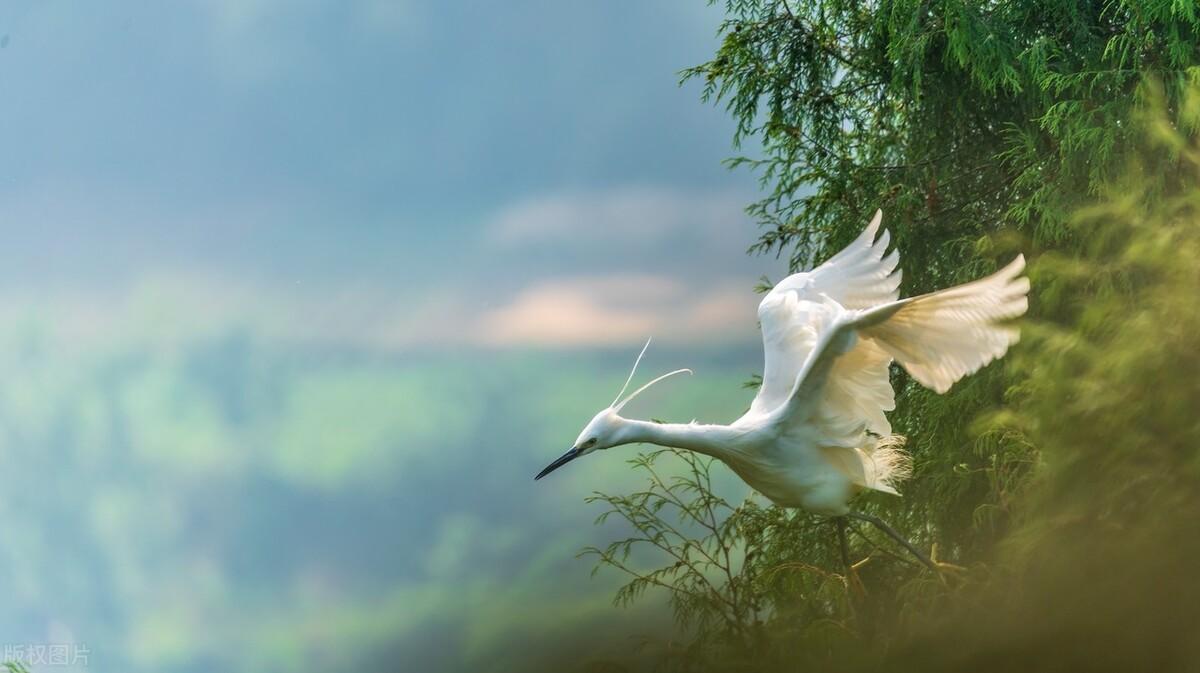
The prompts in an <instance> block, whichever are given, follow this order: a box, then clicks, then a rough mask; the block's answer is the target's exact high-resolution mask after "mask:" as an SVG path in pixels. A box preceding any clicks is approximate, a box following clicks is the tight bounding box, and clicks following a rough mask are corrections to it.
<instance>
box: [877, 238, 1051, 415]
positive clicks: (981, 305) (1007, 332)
mask: <svg viewBox="0 0 1200 673" xmlns="http://www.w3.org/2000/svg"><path fill="white" fill-rule="evenodd" d="M1024 268H1025V258H1024V256H1018V257H1017V258H1016V259H1015V260H1013V261H1012V263H1010V264H1009V265H1008V266H1006V267H1004V268H1003V269H1000V270H999V271H997V272H996V273H994V274H992V275H990V276H988V277H986V278H981V279H979V280H977V281H974V282H972V283H967V284H965V285H959V286H958V287H952V288H950V289H947V290H942V291H940V292H933V293H930V294H926V295H922V296H920V297H913V298H912V299H905V300H902V301H898V302H895V303H893V304H888V305H884V306H881V307H879V309H875V310H872V311H868V312H867V313H866V314H864V315H863V318H864V321H863V322H864V323H866V324H865V325H864V326H863V327H860V328H859V330H860V332H861V333H862V334H863V335H864V336H867V337H870V338H872V339H875V340H876V341H877V342H878V343H879V345H880V346H882V347H883V349H884V350H885V351H887V353H888V354H889V355H891V356H892V357H893V358H895V359H896V361H897V362H899V363H900V364H901V365H903V366H904V368H905V369H906V370H908V373H909V374H911V375H912V377H913V378H914V379H916V380H917V381H919V382H920V383H921V384H922V385H924V386H925V387H927V388H932V389H933V390H935V391H937V392H939V393H944V392H946V391H947V390H949V389H950V386H951V385H953V384H954V382H955V381H958V380H959V379H961V378H962V377H964V376H966V375H967V374H971V373H973V372H975V371H977V370H978V369H980V368H981V367H983V366H984V365H986V364H987V363H989V362H991V361H992V360H994V359H996V358H998V357H1000V356H1002V355H1004V353H1005V352H1006V351H1007V350H1008V347H1009V346H1011V345H1012V344H1014V343H1016V342H1017V340H1018V339H1019V338H1020V331H1019V330H1018V329H1017V328H1016V327H1013V326H1011V325H1007V324H1005V321H1007V320H1011V319H1013V318H1016V317H1018V316H1020V315H1022V314H1023V313H1025V310H1026V309H1027V308H1028V306H1029V301H1028V299H1027V297H1026V294H1028V292H1029V279H1028V278H1025V277H1022V276H1021V275H1020V274H1021V271H1022V270H1023V269H1024Z"/></svg>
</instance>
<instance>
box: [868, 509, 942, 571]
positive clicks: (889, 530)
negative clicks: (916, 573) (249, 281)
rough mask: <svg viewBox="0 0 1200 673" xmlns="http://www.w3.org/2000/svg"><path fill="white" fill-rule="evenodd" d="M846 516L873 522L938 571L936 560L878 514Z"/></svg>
mask: <svg viewBox="0 0 1200 673" xmlns="http://www.w3.org/2000/svg"><path fill="white" fill-rule="evenodd" d="M846 516H852V517H854V518H855V519H859V520H861V521H866V522H867V523H869V524H871V525H872V526H875V527H876V528H878V529H879V530H881V531H883V532H884V533H887V535H888V537H890V538H892V539H893V540H895V541H896V542H899V543H900V544H901V545H903V546H904V548H905V549H907V550H908V551H909V552H911V553H912V555H913V556H916V557H917V560H919V561H920V562H921V563H924V564H925V566H926V567H928V568H929V569H930V570H932V571H934V572H937V565H935V564H934V562H933V561H931V560H930V559H929V557H928V556H926V555H925V554H922V553H921V551H920V550H919V549H917V548H916V547H914V546H913V544H912V543H911V542H909V541H908V540H905V539H904V536H903V535H901V534H900V533H897V532H896V529H895V528H892V527H891V526H889V525H887V523H886V522H884V520H883V519H880V518H879V517H877V516H872V515H870V514H863V513H862V512H850V513H848V514H847V515H846Z"/></svg>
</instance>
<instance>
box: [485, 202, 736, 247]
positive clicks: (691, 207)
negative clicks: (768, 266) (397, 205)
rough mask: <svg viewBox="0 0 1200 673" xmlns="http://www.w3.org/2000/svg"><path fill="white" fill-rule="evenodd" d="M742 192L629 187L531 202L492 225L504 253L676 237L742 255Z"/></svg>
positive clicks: (515, 206)
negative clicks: (506, 249) (515, 249)
mask: <svg viewBox="0 0 1200 673" xmlns="http://www.w3.org/2000/svg"><path fill="white" fill-rule="evenodd" d="M749 200H750V198H749V197H748V196H747V195H746V194H742V193H737V192H715V193H709V192H693V191H682V190H673V189H669V188H663V187H646V186H626V187H620V188H614V189H609V190H603V191H594V192H579V191H576V192H564V193H557V194H549V195H542V196H537V197H532V198H529V199H525V200H522V201H518V202H516V203H513V204H511V205H509V206H507V207H504V208H502V209H501V210H500V211H499V212H497V213H496V214H495V215H494V216H493V217H492V218H491V219H490V220H489V222H488V223H487V225H486V231H487V235H488V238H489V239H490V240H491V241H492V242H493V243H495V244H497V245H499V246H501V247H515V246H529V245H533V246H540V245H555V246H561V245H564V244H567V245H580V244H587V245H589V246H592V245H595V244H597V243H600V244H602V245H607V246H643V247H644V246H647V245H656V244H660V243H663V242H665V241H670V240H671V239H674V238H676V237H687V238H689V239H692V240H702V241H704V242H706V243H708V244H709V245H711V246H714V247H715V246H722V247H724V245H725V244H734V245H733V247H732V248H731V249H730V248H725V249H726V250H728V251H729V252H732V253H734V254H736V253H740V252H741V250H739V249H738V248H737V244H740V243H743V242H746V241H747V239H748V238H750V236H751V234H752V231H753V230H752V227H750V225H749V222H750V221H749V218H748V217H747V216H746V214H745V213H744V212H743V208H744V207H745V205H746V203H747V202H749Z"/></svg>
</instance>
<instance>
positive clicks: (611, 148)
mask: <svg viewBox="0 0 1200 673" xmlns="http://www.w3.org/2000/svg"><path fill="white" fill-rule="evenodd" d="M719 20H720V10H719V8H714V7H709V6H707V5H706V3H704V2H703V1H702V0H655V1H654V2H638V1H634V0H623V1H614V2H552V1H548V0H546V1H540V2H538V1H524V0H522V1H514V2H505V3H445V2H442V3H439V2H417V1H414V0H364V1H362V2H315V1H304V2H295V1H285V0H212V1H209V2H182V3H159V2H119V3H80V2H65V1H56V0H39V1H33V0H14V1H13V2H10V3H6V4H5V5H4V6H3V8H0V34H2V35H4V36H6V41H5V46H4V48H3V49H0V134H2V135H0V139H2V141H3V147H4V153H3V155H2V156H3V158H2V159H0V227H3V231H4V232H5V242H4V245H3V246H0V278H3V279H6V281H7V283H6V284H7V285H9V287H10V289H13V288H22V287H24V286H28V285H32V286H35V288H36V289H37V292H38V293H39V294H45V293H47V292H50V291H52V290H55V289H57V290H62V291H63V292H62V293H63V294H73V295H78V294H79V293H78V292H71V290H77V289H78V288H79V286H80V285H81V284H82V283H81V280H82V279H87V284H89V285H90V287H89V288H88V289H89V290H91V291H95V292H102V291H108V292H112V293H113V295H112V296H111V297H109V299H108V301H110V302H119V301H120V300H121V298H122V297H125V296H127V295H128V294H129V293H130V292H131V288H137V287H140V286H143V285H146V284H152V285H153V287H156V288H158V289H157V290H156V292H164V290H162V288H164V287H171V288H175V290H174V291H176V292H179V293H181V296H182V297H183V298H181V299H180V301H189V302H192V301H208V302H210V303H216V304H220V305H221V306H222V307H224V308H226V309H228V310H231V311H239V310H240V311H254V310H257V309H255V308H254V307H253V306H249V305H239V301H238V300H235V299H233V298H232V296H233V295H244V296H245V297H249V295H263V296H270V297H271V299H270V300H269V301H270V302H272V305H273V306H275V307H276V309H277V310H276V311H275V312H276V313H279V312H281V310H279V309H278V307H280V306H286V305H288V303H289V301H292V300H296V298H295V296H294V295H296V294H297V291H296V287H295V286H296V285H298V284H308V285H310V286H311V285H312V284H314V283H315V284H319V288H318V289H316V290H314V289H312V288H311V287H306V288H303V289H302V290H301V291H300V292H299V294H301V295H303V302H302V303H304V304H305V306H304V307H302V308H301V307H297V308H295V312H296V313H297V314H303V315H308V316H311V315H322V316H327V317H328V320H326V321H325V322H328V323H336V324H337V325H338V326H339V328H340V329H343V330H344V331H347V332H353V333H355V334H356V335H357V336H356V337H355V338H363V337H362V335H363V334H364V333H368V332H369V333H372V334H374V335H375V337H374V338H375V339H376V340H377V341H378V342H379V343H382V344H388V345H391V346H392V347H396V348H403V347H407V346H410V345H414V344H426V343H437V344H445V343H452V342H458V341H463V342H469V343H471V344H480V343H483V344H488V345H496V344H500V345H525V344H526V343H527V342H529V343H534V344H536V343H538V342H539V338H538V337H537V334H538V333H539V329H537V327H536V326H534V325H533V324H532V323H533V322H536V321H539V320H547V319H550V317H551V316H552V315H554V314H559V313H561V315H562V316H563V318H562V319H560V320H557V321H552V322H553V323H554V324H550V325H547V326H546V329H545V330H541V332H542V333H544V334H545V335H547V336H546V337H545V338H544V339H541V341H546V342H553V343H567V344H573V345H590V344H593V343H597V344H606V343H618V342H619V343H624V342H626V341H636V340H637V339H636V338H634V337H635V336H637V335H638V334H641V333H642V332H647V331H653V332H657V333H662V334H665V336H666V337H667V338H670V337H671V336H672V335H676V336H680V337H683V336H685V335H687V334H692V333H695V331H696V329H697V328H703V329H706V330H708V329H712V328H716V327H718V323H720V322H721V320H720V319H719V317H720V316H723V315H724V313H723V311H724V310H725V309H726V308H729V307H732V306H735V305H737V304H738V303H739V302H741V303H744V304H745V305H746V306H747V307H748V308H746V309H745V311H743V312H740V313H737V314H736V316H737V317H738V318H741V319H750V320H752V319H753V312H752V307H753V303H754V301H753V296H752V295H750V294H749V293H748V288H749V287H750V286H751V284H752V281H753V280H754V279H755V278H757V276H758V275H760V274H761V273H769V272H777V271H778V269H780V268H781V265H779V264H778V263H771V262H773V260H761V259H760V260H750V259H747V258H745V257H744V256H743V255H742V254H741V252H742V250H743V249H744V248H745V247H746V245H748V244H749V243H750V242H751V241H752V240H753V238H754V233H755V230H754V227H753V225H752V224H751V223H749V222H748V221H747V220H746V218H745V217H744V216H743V215H742V214H741V208H742V206H743V205H744V204H745V203H747V202H748V201H749V200H751V199H752V198H753V194H754V183H753V180H752V176H750V175H747V174H745V173H731V172H729V171H727V170H725V169H724V168H723V167H722V166H721V165H720V161H721V160H722V159H723V158H725V157H726V156H728V155H729V154H730V153H731V148H730V142H729V141H730V134H731V130H732V129H731V123H730V121H729V120H728V118H727V116H726V115H725V113H724V112H723V110H721V109H719V108H716V107H714V106H706V105H703V104H701V103H700V102H699V100H698V97H699V91H698V87H697V86H685V87H683V88H679V87H677V86H676V81H677V79H678V77H677V73H678V71H679V70H681V69H682V68H684V67H686V66H689V65H692V64H695V63H699V62H701V61H703V60H705V59H706V58H708V57H709V56H710V55H711V53H712V52H713V51H714V49H715V47H716V39H715V28H716V25H717V23H718V21H719ZM714 269H718V270H719V272H717V273H714ZM633 288H646V289H648V291H646V292H637V293H634V292H633ZM213 293H216V294H217V295H218V297H223V298H224V299H223V300H221V299H219V298H213V297H210V296H209V295H211V294H213ZM196 295H202V297H197V296H196ZM635 295H636V296H635ZM74 299H75V300H80V298H79V297H78V296H75V297H74ZM296 301H299V300H296ZM321 302H323V303H321ZM240 303H241V304H253V303H254V301H253V300H252V299H249V298H244V300H243V301H241V302H240ZM316 304H320V305H316ZM347 304H351V305H353V306H354V307H356V308H355V309H348V308H347V307H346V305H347ZM282 312H285V313H286V310H282ZM278 321H279V324H277V325H276V329H277V331H280V332H289V331H292V330H295V329H299V328H298V327H297V326H296V325H294V324H293V323H292V322H289V321H288V320H287V318H286V316H280V317H278ZM677 328H678V329H677ZM90 329H92V330H93V331H94V330H98V329H102V326H97V325H91V326H90ZM325 331H326V332H329V331H330V330H325ZM719 331H720V330H718V332H719ZM746 334H747V332H746V331H745V330H741V331H738V332H737V335H738V338H744V337H745V336H746ZM489 335H490V336H489ZM316 337H317V338H341V337H339V336H337V335H334V334H329V333H322V334H320V335H316Z"/></svg>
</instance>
